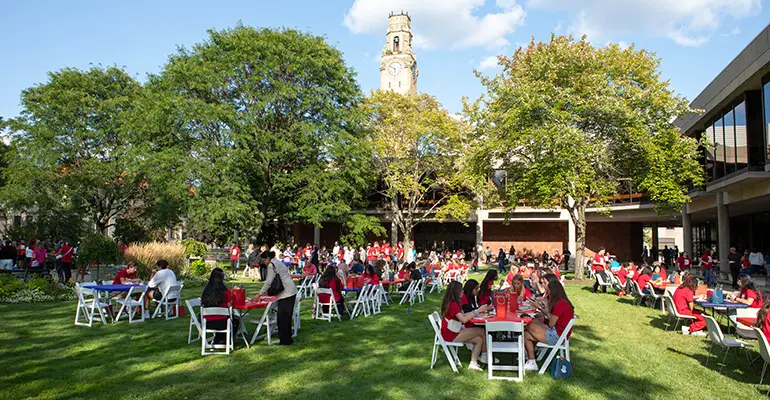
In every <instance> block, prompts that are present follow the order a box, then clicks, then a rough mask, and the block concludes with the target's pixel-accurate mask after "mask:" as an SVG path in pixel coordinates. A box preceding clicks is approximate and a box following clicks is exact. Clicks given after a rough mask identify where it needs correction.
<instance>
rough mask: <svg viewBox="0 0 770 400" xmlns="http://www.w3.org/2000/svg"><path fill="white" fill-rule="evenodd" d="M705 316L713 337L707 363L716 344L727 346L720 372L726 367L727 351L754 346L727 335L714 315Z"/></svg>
mask: <svg viewBox="0 0 770 400" xmlns="http://www.w3.org/2000/svg"><path fill="white" fill-rule="evenodd" d="M703 318H705V319H706V328H707V329H708V331H709V332H708V334H709V339H711V346H709V354H708V356H706V364H705V365H708V363H709V360H710V359H711V351H712V350H713V348H714V345H715V344H716V345H717V346H719V347H724V348H725V356H724V358H723V359H722V366H721V367H720V368H719V372H722V368H724V367H725V362H726V361H727V353H728V352H729V351H730V349H732V348H738V349H744V350H746V349H747V348H748V347H754V346H753V345H752V344H751V343H746V342H744V341H742V340H738V339H733V338H728V337H725V335H724V334H723V333H722V328H720V327H719V324H717V321H716V320H715V319H714V317H712V316H710V315H705V314H704V315H703ZM746 351H748V350H746ZM746 356H747V357H748V353H746Z"/></svg>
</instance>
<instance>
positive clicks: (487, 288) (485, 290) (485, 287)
mask: <svg viewBox="0 0 770 400" xmlns="http://www.w3.org/2000/svg"><path fill="white" fill-rule="evenodd" d="M497 276H498V275H497V270H496V269H490V270H489V271H487V275H486V276H485V277H484V280H482V281H481V288H480V289H479V304H482V305H483V304H492V286H494V284H495V281H496V280H497Z"/></svg>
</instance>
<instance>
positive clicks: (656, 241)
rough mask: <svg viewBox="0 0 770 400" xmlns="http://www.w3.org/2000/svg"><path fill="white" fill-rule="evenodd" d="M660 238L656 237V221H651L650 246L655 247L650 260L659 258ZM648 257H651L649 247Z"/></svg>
mask: <svg viewBox="0 0 770 400" xmlns="http://www.w3.org/2000/svg"><path fill="white" fill-rule="evenodd" d="M659 241H660V238H659V237H658V223H657V222H653V223H652V247H654V248H655V258H654V259H653V260H652V261H658V260H660V254H661V252H660V243H659ZM650 257H652V249H650Z"/></svg>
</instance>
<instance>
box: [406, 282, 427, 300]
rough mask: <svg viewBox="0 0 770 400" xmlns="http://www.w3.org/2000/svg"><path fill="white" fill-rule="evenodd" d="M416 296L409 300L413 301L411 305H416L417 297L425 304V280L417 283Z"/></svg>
mask: <svg viewBox="0 0 770 400" xmlns="http://www.w3.org/2000/svg"><path fill="white" fill-rule="evenodd" d="M414 294H415V296H413V297H412V298H411V299H409V300H410V301H411V304H414V298H415V297H416V298H417V301H419V302H420V303H424V302H425V278H422V279H420V280H419V281H417V284H416V285H415V287H414Z"/></svg>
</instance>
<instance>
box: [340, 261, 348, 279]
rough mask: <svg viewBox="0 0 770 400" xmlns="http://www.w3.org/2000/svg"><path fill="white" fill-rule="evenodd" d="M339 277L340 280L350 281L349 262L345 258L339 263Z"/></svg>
mask: <svg viewBox="0 0 770 400" xmlns="http://www.w3.org/2000/svg"><path fill="white" fill-rule="evenodd" d="M337 278H340V281H342V282H347V281H348V264H347V263H346V262H345V260H340V262H339V263H337Z"/></svg>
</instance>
